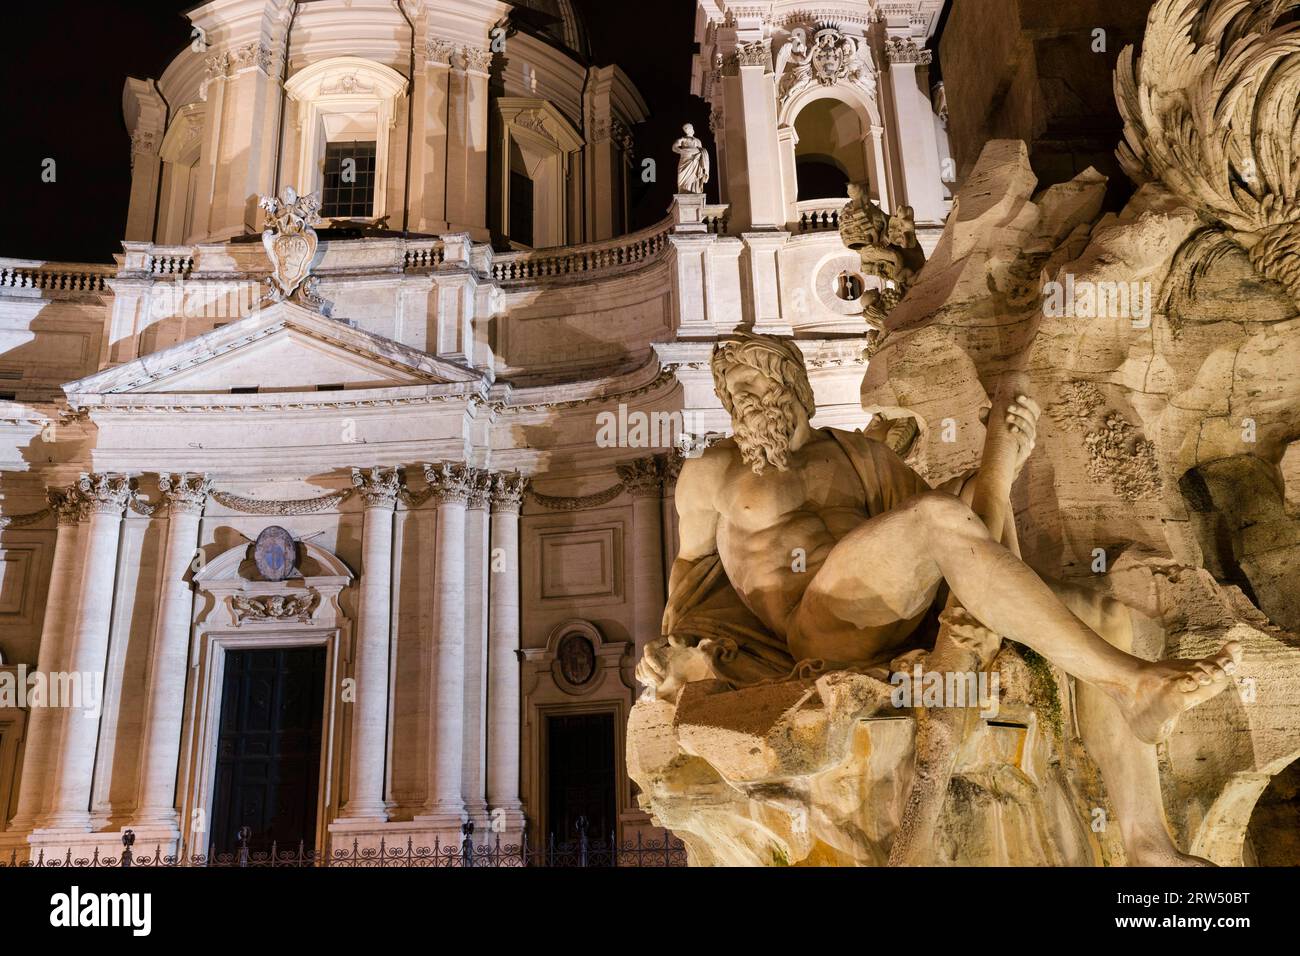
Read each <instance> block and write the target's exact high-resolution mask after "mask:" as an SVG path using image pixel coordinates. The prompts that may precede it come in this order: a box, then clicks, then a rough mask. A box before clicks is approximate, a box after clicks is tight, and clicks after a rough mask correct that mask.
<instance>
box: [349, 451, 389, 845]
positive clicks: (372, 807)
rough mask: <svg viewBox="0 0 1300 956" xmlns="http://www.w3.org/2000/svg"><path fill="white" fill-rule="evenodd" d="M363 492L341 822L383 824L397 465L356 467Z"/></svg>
mask: <svg viewBox="0 0 1300 956" xmlns="http://www.w3.org/2000/svg"><path fill="white" fill-rule="evenodd" d="M352 484H353V485H354V486H355V487H356V489H357V490H358V491H359V492H360V493H361V502H362V506H363V507H364V509H365V525H364V528H363V530H362V532H361V588H360V592H361V593H360V597H359V600H358V607H357V637H356V652H355V654H354V655H353V658H352V676H353V679H354V680H355V682H356V686H355V692H356V696H355V698H354V701H353V704H352V747H351V750H350V751H349V755H348V766H349V773H348V802H347V805H346V806H344V807H343V809H342V811H341V812H340V814H339V819H340V820H341V821H358V822H360V821H367V822H373V823H383V822H384V821H386V820H387V819H388V806H389V805H388V803H387V801H385V799H384V758H385V756H386V753H387V749H388V686H389V685H388V657H389V653H388V652H389V636H390V631H391V628H392V617H393V603H392V602H393V597H392V595H393V513H394V511H395V510H396V508H397V495H398V492H399V490H400V487H401V480H400V477H399V476H398V474H397V471H396V470H395V469H392V468H378V467H376V468H371V469H369V470H366V471H362V470H361V469H359V468H353V469H352Z"/></svg>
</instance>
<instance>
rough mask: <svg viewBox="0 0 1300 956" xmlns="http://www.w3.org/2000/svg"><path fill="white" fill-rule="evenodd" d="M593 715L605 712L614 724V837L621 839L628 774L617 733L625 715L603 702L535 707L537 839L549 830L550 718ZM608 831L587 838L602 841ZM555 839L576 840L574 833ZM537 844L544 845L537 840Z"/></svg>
mask: <svg viewBox="0 0 1300 956" xmlns="http://www.w3.org/2000/svg"><path fill="white" fill-rule="evenodd" d="M595 714H608V715H609V716H610V717H611V719H612V723H613V731H614V733H613V744H614V752H613V754H612V755H611V756H612V758H613V761H614V766H613V768H612V769H613V771H614V781H613V792H614V839H615V840H616V841H621V840H622V839H623V819H622V818H623V810H624V806H623V801H622V799H621V793H620V791H621V790H622V789H623V788H622V778H623V777H626V776H627V774H626V773H625V772H624V770H623V767H624V763H623V741H622V739H621V735H620V734H619V728H620V727H622V728H626V727H627V715H626V714H624V713H622V708H621V707H619V706H618V704H617V703H610V704H605V705H603V706H602V705H586V706H583V705H579V706H577V707H567V706H564V705H559V706H556V705H551V706H543V707H539V708H538V709H537V718H538V730H539V736H540V737H541V741H540V744H541V761H542V762H541V770H542V772H541V774H540V776H541V780H540V781H539V783H540V786H539V788H538V789H539V791H540V793H539V798H538V799H539V803H538V808H537V811H538V812H537V827H538V830H539V834H538V836H539V839H540V840H548V839H549V838H550V832H551V820H550V816H551V797H550V795H551V754H550V749H551V735H550V733H549V730H550V724H551V718H552V717H586V716H591V715H595ZM607 836H609V834H608V833H591V832H590V831H588V833H587V839H588V840H590V841H592V842H595V841H597V840H599V841H600V842H602V843H603V842H604V840H605V838H606V837H607ZM555 839H556V842H557V843H564V842H566V841H568V840H576V839H577V835H576V834H563V835H561V834H556V837H555ZM537 845H538V846H543V845H545V844H543V843H538V844H537Z"/></svg>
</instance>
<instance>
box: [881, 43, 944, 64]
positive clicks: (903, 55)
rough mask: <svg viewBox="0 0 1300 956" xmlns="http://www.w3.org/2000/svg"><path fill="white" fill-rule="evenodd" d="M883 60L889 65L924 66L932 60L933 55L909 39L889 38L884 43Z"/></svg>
mask: <svg viewBox="0 0 1300 956" xmlns="http://www.w3.org/2000/svg"><path fill="white" fill-rule="evenodd" d="M885 59H886V60H888V61H889V62H890V63H914V64H917V65H925V64H927V63H929V62H931V61H932V60H933V59H934V53H933V52H932V51H930V50H927V49H926V48H925V47H922V46H917V43H916V41H915V40H913V39H912V38H911V37H890V38H889V39H888V40H886V41H885Z"/></svg>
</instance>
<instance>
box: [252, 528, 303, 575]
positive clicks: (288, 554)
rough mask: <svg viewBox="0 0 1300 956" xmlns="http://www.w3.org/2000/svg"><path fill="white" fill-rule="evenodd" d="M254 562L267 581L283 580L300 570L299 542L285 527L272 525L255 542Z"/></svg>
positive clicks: (258, 571)
mask: <svg viewBox="0 0 1300 956" xmlns="http://www.w3.org/2000/svg"><path fill="white" fill-rule="evenodd" d="M253 563H254V564H256V565H257V573H258V574H260V575H261V576H262V577H263V578H265V579H266V580H267V581H283V580H285V579H286V578H291V577H293V576H294V574H295V573H296V572H297V570H298V542H297V541H295V540H294V539H293V535H291V534H290V533H289V532H288V531H286V530H285V529H284V528H281V527H280V526H279V525H272V526H271V527H269V528H266V529H265V530H263V531H262V533H261V534H259V535H258V536H257V540H256V541H255V542H253Z"/></svg>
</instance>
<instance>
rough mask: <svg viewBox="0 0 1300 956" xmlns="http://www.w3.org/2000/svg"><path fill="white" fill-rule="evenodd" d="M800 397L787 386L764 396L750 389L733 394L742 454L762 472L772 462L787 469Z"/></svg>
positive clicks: (757, 473) (772, 464)
mask: <svg viewBox="0 0 1300 956" xmlns="http://www.w3.org/2000/svg"><path fill="white" fill-rule="evenodd" d="M796 405H797V400H796V399H795V397H794V395H793V394H792V393H791V392H788V391H786V390H784V389H771V390H769V391H767V392H766V393H765V394H763V395H761V396H760V395H753V394H751V393H748V392H744V393H742V394H739V395H736V396H733V399H732V412H731V422H732V427H733V428H734V430H735V435H736V447H737V448H739V449H740V457H741V458H742V459H744V461H745V462H746V463H747V464H748V465H749V466H750V467H751V468H752V469H753V470H754V474H756V475H761V474H762V473H763V472H764V471H766V470H767V467H768V465H771V466H772V467H774V468H776V470H777V471H785V469H786V466H787V464H788V463H789V453H790V439H791V437H792V436H793V435H794V430H795V426H796V424H797V423H798V416H797V413H796Z"/></svg>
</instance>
